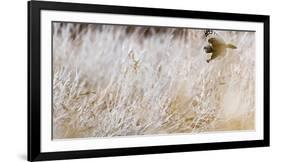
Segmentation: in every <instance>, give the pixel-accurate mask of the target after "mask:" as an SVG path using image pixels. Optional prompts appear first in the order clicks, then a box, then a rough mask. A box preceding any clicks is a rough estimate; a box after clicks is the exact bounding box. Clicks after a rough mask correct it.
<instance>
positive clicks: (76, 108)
mask: <svg viewBox="0 0 281 162" xmlns="http://www.w3.org/2000/svg"><path fill="white" fill-rule="evenodd" d="M53 25H54V26H53V27H54V33H53V78H54V80H53V137H54V138H56V139H57V138H76V137H110V136H129V135H149V134H167V133H190V132H192V133H200V132H209V131H233V130H249V129H254V124H255V123H254V119H255V118H254V116H255V115H254V114H255V102H254V100H255V91H254V89H255V81H254V80H255V79H254V78H255V75H254V74H255V71H254V69H255V57H254V56H255V35H254V33H252V32H235V31H217V33H219V34H220V35H221V36H222V37H223V38H224V39H225V40H227V41H229V42H232V43H234V44H235V45H236V46H237V47H238V49H236V50H228V53H227V55H226V56H225V57H223V58H221V59H217V60H213V61H212V62H210V63H206V56H205V53H204V52H203V50H202V49H203V46H204V45H205V42H206V40H205V39H204V37H203V35H204V32H203V30H195V29H173V28H166V29H164V28H143V27H125V26H110V25H79V24H78V25H73V24H71V23H68V24H60V23H54V24H53Z"/></svg>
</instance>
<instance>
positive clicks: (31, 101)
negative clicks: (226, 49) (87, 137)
mask: <svg viewBox="0 0 281 162" xmlns="http://www.w3.org/2000/svg"><path fill="white" fill-rule="evenodd" d="M41 10H59V11H76V12H96V13H112V14H129V15H146V16H161V17H175V18H196V19H210V20H234V21H245V22H259V23H263V27H264V31H263V32H264V51H263V54H264V60H263V64H264V69H263V70H264V96H263V97H264V105H263V111H264V116H263V118H264V123H263V124H264V132H263V136H264V139H263V140H252V141H236V142H231V141H229V142H218V143H200V144H181V145H165V146H150V147H133V148H116V149H99V150H83V151H77V150H73V151H64V152H42V151H41V132H40V129H41V126H40V124H41V118H40V113H41V110H40V107H41V101H40V98H41V78H40V75H41V72H40V70H41V68H40V66H41V61H40V59H41V55H40V50H41V49H40V39H41V35H40V15H41V13H40V12H41ZM269 19H270V17H269V16H266V15H250V14H233V13H219V12H203V11H186V10H172V9H156V8H140V7H124V6H107V5H94V4H78V3H62V2H46V1H45V2H41V1H30V2H28V160H29V161H41V160H59V159H75V158H92V157H107V156H125V155H139V154H158V153H170V152H186V151H200V150H219V149H233V148H247V147H264V146H269V145H270V140H269V139H270V130H269V128H270V127H269V107H270V103H269V98H270V96H269V94H270V93H269Z"/></svg>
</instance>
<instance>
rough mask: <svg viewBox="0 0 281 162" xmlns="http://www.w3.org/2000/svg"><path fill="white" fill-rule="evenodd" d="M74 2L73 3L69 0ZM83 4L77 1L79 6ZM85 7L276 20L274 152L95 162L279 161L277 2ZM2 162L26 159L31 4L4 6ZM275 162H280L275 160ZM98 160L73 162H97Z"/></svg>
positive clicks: (157, 1) (126, 0)
mask: <svg viewBox="0 0 281 162" xmlns="http://www.w3.org/2000/svg"><path fill="white" fill-rule="evenodd" d="M69 1H74V0H69ZM77 1H78V0H76V2H77ZM80 2H88V3H98V4H111V5H129V6H143V7H160V8H175V9H187V10H206V11H220V12H234V13H251V14H270V15H271V28H270V29H271V39H270V40H271V147H270V148H251V149H232V150H221V151H203V152H188V153H172V154H161V155H143V156H127V157H111V158H99V159H94V160H95V161H96V162H108V161H122V162H129V161H136V162H138V161H147V160H154V161H196V162H203V161H215V160H216V161H217V162H219V161H223V162H225V161H227V162H237V161H247V160H248V161H278V159H279V160H280V159H281V158H280V156H279V154H278V153H280V149H281V140H280V139H279V138H280V137H281V129H280V123H281V117H279V114H281V107H280V104H279V102H278V101H279V100H281V98H280V99H279V96H280V95H279V94H278V92H279V91H280V87H281V86H280V84H278V83H280V82H281V73H280V69H281V63H279V59H280V58H281V52H280V47H281V45H280V43H281V41H280V38H279V37H281V34H280V32H279V30H281V21H280V20H281V9H280V5H279V4H278V1H277V0H275V1H273V0H272V1H270V0H263V1H258V0H256V1H246V0H235V1H232V2H231V1H225V0H213V1H210V0H189V1H187V0H138V1H137V0H81V1H80ZM0 12H1V14H0V17H1V25H0V29H1V30H0V40H1V42H0V48H1V53H0V55H1V58H0V66H1V68H0V74H1V79H0V95H1V98H0V105H1V106H0V110H1V113H0V123H1V125H0V131H1V133H0V149H1V150H0V154H1V155H0V161H13V162H17V161H24V160H25V158H26V138H27V137H26V129H27V126H26V123H27V122H26V121H27V118H26V116H27V115H26V105H27V101H26V100H27V96H26V94H27V88H26V85H27V81H26V80H27V54H26V52H27V47H26V45H27V32H26V31H27V24H26V22H27V15H26V13H27V3H26V0H13V1H9V0H6V1H2V3H1V5H0ZM274 159H275V160H274ZM92 160H93V159H84V160H73V161H85V162H86V161H92Z"/></svg>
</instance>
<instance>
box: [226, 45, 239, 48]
mask: <svg viewBox="0 0 281 162" xmlns="http://www.w3.org/2000/svg"><path fill="white" fill-rule="evenodd" d="M226 48H231V49H236V48H237V47H236V46H235V45H233V44H227V45H226Z"/></svg>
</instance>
